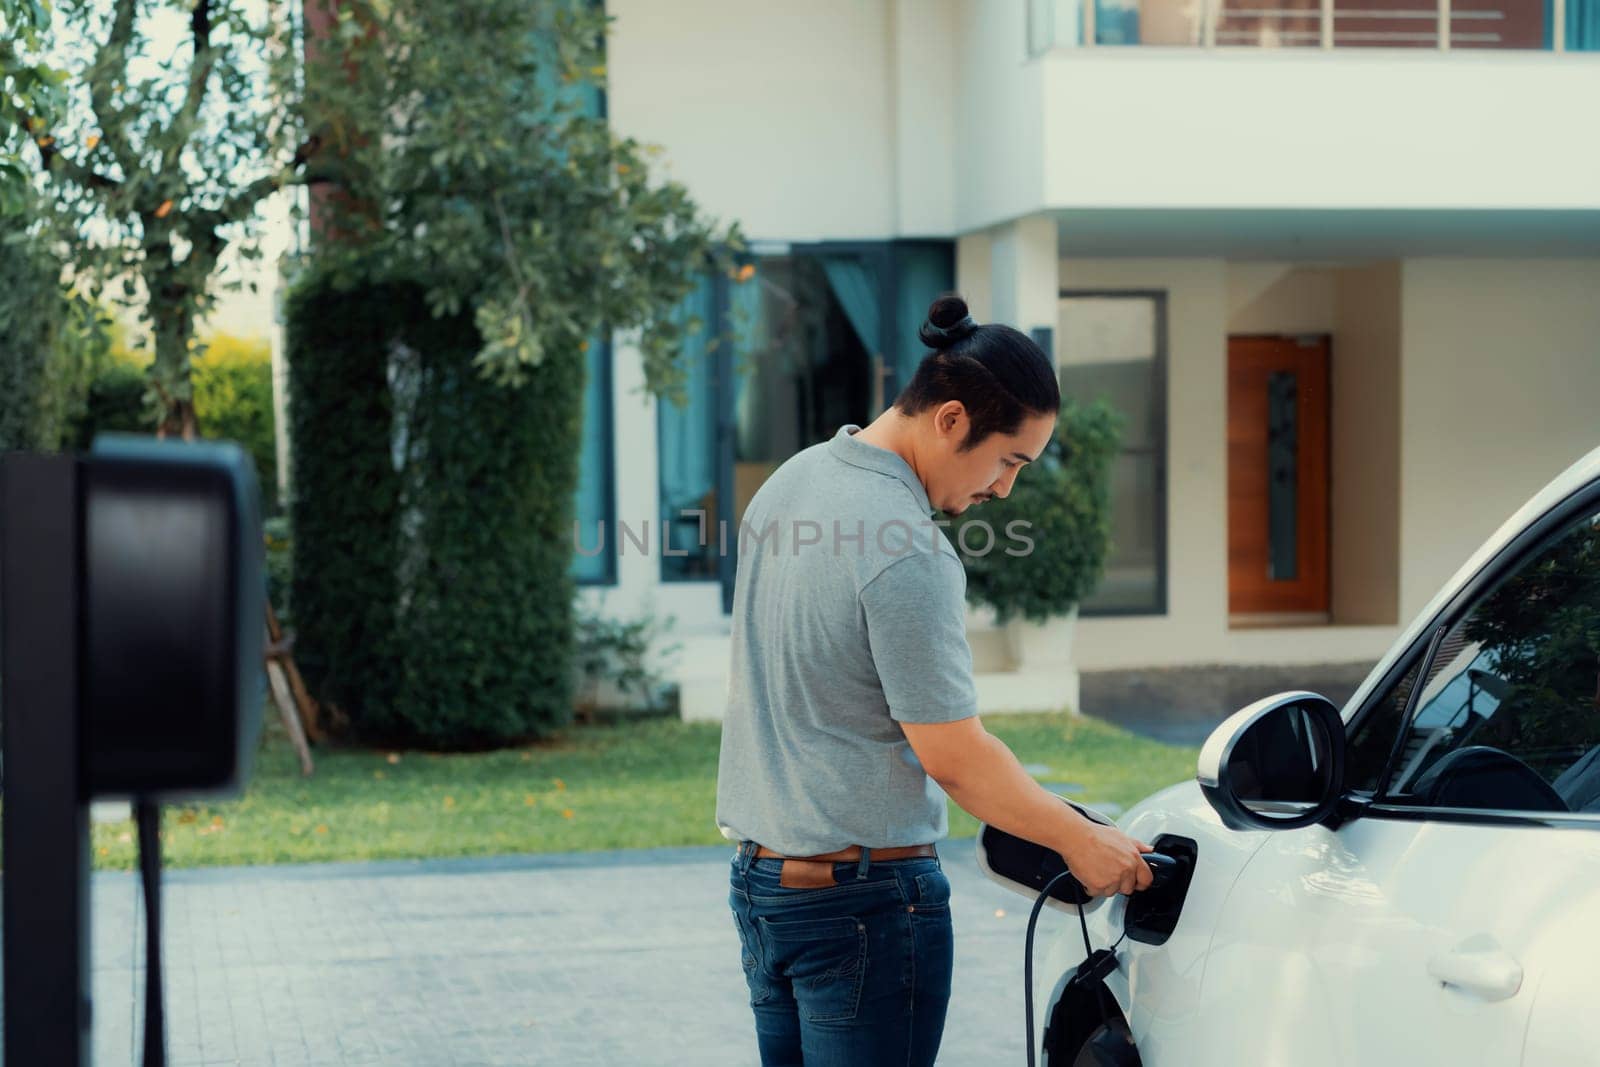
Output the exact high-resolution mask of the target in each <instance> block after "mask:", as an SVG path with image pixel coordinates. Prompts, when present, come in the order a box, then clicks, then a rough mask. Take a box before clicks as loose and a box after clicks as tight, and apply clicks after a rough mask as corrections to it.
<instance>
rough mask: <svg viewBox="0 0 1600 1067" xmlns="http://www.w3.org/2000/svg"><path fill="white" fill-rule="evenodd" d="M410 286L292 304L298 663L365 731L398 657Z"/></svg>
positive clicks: (316, 295)
mask: <svg viewBox="0 0 1600 1067" xmlns="http://www.w3.org/2000/svg"><path fill="white" fill-rule="evenodd" d="M404 299H414V294H413V293H411V292H410V291H401V290H397V289H368V290H365V291H361V292H338V291H336V290H334V289H333V288H331V287H329V286H326V285H316V284H306V285H301V286H297V287H296V288H294V289H292V290H291V291H290V293H289V297H288V301H287V304H286V308H285V310H286V312H287V325H288V336H287V344H288V358H289V425H290V435H289V441H290V445H291V455H290V469H291V470H292V471H293V472H294V483H293V493H292V494H291V496H292V499H291V502H290V515H291V526H292V528H293V530H294V537H293V539H292V541H291V549H290V558H291V565H290V570H291V586H290V600H291V601H292V602H293V604H294V615H295V632H296V644H295V659H296V662H297V664H298V665H299V667H300V671H301V673H302V674H303V675H304V676H305V678H306V681H307V683H308V684H309V685H310V687H311V689H312V692H313V693H314V694H315V695H316V697H317V699H318V700H319V701H321V702H323V703H324V704H328V705H330V706H331V707H332V708H333V709H334V710H335V711H336V712H338V713H341V714H343V715H344V716H348V718H349V719H350V721H351V722H352V723H353V724H355V725H356V727H357V728H358V729H359V728H360V727H361V726H363V725H365V724H366V723H368V722H371V721H382V717H383V712H382V710H381V709H383V708H384V707H386V706H387V704H388V702H389V699H390V689H391V683H392V681H393V677H392V672H393V670H394V666H395V663H394V659H395V655H396V641H395V633H394V612H395V597H396V585H395V582H396V575H395V560H396V557H395V536H396V535H395V525H396V519H397V510H396V501H397V499H398V478H397V476H396V474H395V469H394V462H393V460H392V459H391V457H390V442H389V435H390V427H391V421H392V419H391V407H392V405H391V404H390V400H389V383H388V376H387V375H388V370H387V368H388V344H389V339H390V338H391V336H392V335H393V330H392V327H391V324H390V319H391V317H392V315H393V314H394V311H395V308H397V307H402V306H404V305H403V304H401V303H400V301H402V300H404Z"/></svg>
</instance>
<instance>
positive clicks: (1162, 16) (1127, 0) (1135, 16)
mask: <svg viewBox="0 0 1600 1067" xmlns="http://www.w3.org/2000/svg"><path fill="white" fill-rule="evenodd" d="M1203 10H1204V5H1202V4H1196V3H1193V2H1191V0H1095V5H1094V43H1095V44H1103V45H1127V44H1142V45H1198V44H1201V43H1203V41H1202V36H1203V33H1204V27H1203V25H1202V23H1201V17H1202V12H1203Z"/></svg>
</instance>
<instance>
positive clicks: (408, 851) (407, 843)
mask: <svg viewBox="0 0 1600 1067" xmlns="http://www.w3.org/2000/svg"><path fill="white" fill-rule="evenodd" d="M985 724H986V725H987V726H988V728H989V729H990V730H991V731H992V732H993V733H995V734H997V735H999V736H1000V737H1001V738H1003V739H1004V740H1005V741H1006V742H1007V743H1008V744H1010V745H1011V747H1012V749H1013V751H1015V752H1016V753H1017V755H1018V757H1019V758H1021V760H1022V761H1023V762H1024V763H1027V764H1040V765H1043V766H1045V767H1048V768H1049V770H1048V772H1047V773H1040V774H1039V777H1040V778H1041V779H1042V780H1045V781H1052V782H1073V783H1077V784H1079V785H1081V786H1083V791H1082V792H1081V793H1078V794H1074V796H1075V798H1077V799H1083V800H1088V801H1111V802H1114V803H1117V804H1121V805H1124V806H1126V805H1129V804H1132V803H1133V802H1134V801H1136V800H1138V799H1139V798H1141V797H1143V796H1145V795H1147V794H1149V793H1151V792H1153V791H1154V790H1156V789H1159V788H1160V787H1162V786H1165V785H1168V784H1170V783H1172V782H1176V781H1179V780H1180V779H1183V778H1187V777H1189V776H1190V775H1192V774H1193V773H1194V761H1195V750H1193V749H1187V748H1175V747H1172V746H1169V745H1162V744H1157V743H1155V742H1153V741H1147V740H1144V739H1143V738H1138V737H1135V736H1133V735H1131V734H1128V733H1125V732H1123V731H1121V730H1117V729H1114V728H1112V727H1110V726H1107V725H1105V724H1104V723H1100V722H1097V721H1095V720H1093V719H1086V718H1075V717H1073V716H1069V715H1062V714H1055V715H995V716H990V717H989V718H987V719H986V720H985ZM719 737H720V727H718V726H717V725H715V724H699V723H681V722H677V721H675V720H669V719H649V720H640V721H634V722H629V723H623V724H619V725H603V726H593V727H579V728H574V729H572V730H569V731H567V733H566V734H565V735H564V736H563V737H562V738H561V739H560V740H558V741H555V742H552V743H548V744H542V745H538V746H533V747H529V748H524V749H512V750H508V751H503V752H491V753H486V754H474V755H433V754H428V753H421V752H372V751H357V750H352V749H329V748H322V749H318V750H316V751H315V753H314V755H315V758H316V764H317V769H316V775H315V776H314V777H312V778H309V779H306V778H301V777H300V774H299V771H298V768H297V766H296V763H295V760H294V757H293V754H292V753H291V752H290V750H289V746H288V744H287V742H286V741H284V739H283V737H282V735H281V734H276V733H269V735H268V736H267V738H266V740H265V741H264V742H263V745H262V749H261V752H260V754H259V756H258V758H257V762H256V767H255V772H254V776H253V778H252V781H251V785H250V789H249V791H248V792H247V793H246V795H245V796H244V797H243V798H242V799H240V800H236V801H231V802H227V803H219V804H213V805H202V806H192V807H174V808H170V809H168V810H167V812H166V817H165V828H164V831H163V836H164V839H165V844H164V848H163V857H164V860H165V862H166V864H167V865H168V866H171V867H201V866H225V865H236V864H266V863H313V862H326V861H340V860H372V859H412V858H421V857H433V856H485V855H499V854H505V853H525V852H569V851H587V850H596V849H613V848H646V847H651V846H666V845H705V844H715V843H717V842H719V841H721V837H720V836H719V835H718V833H717V831H716V828H715V827H714V826H713V825H712V815H713V811H714V809H715V800H716V769H717V745H718V740H719ZM975 830H976V823H975V822H974V821H973V820H972V818H971V817H970V816H968V815H967V814H966V813H965V812H963V811H960V810H959V809H957V808H955V807H954V806H953V805H952V807H951V835H952V836H954V837H968V836H971V835H972V834H973V833H974V832H975ZM93 849H94V863H95V866H96V867H100V868H109V869H122V870H130V869H132V868H133V864H134V858H135V850H134V833H133V825H132V823H129V822H118V823H99V824H96V826H95V827H94V840H93Z"/></svg>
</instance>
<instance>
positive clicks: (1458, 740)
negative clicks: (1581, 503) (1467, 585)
mask: <svg viewBox="0 0 1600 1067" xmlns="http://www.w3.org/2000/svg"><path fill="white" fill-rule="evenodd" d="M1384 799H1385V801H1386V802H1390V803H1402V804H1415V805H1425V806H1428V807H1442V808H1494V809H1503V810H1528V811H1549V812H1584V813H1589V814H1600V514H1595V515H1589V516H1586V517H1585V518H1584V519H1582V520H1581V521H1579V522H1577V523H1575V524H1574V525H1572V526H1570V527H1568V528H1567V529H1566V530H1564V531H1563V532H1562V533H1561V534H1560V535H1559V536H1558V537H1556V538H1555V539H1554V540H1553V541H1551V542H1550V543H1548V544H1547V545H1546V546H1545V547H1544V548H1542V549H1541V550H1539V551H1538V552H1536V553H1534V555H1533V556H1532V557H1531V558H1530V559H1528V560H1527V561H1526V562H1525V563H1523V564H1522V565H1521V566H1519V567H1518V568H1517V569H1516V571H1515V572H1514V573H1513V574H1512V575H1511V576H1510V577H1508V578H1506V579H1504V580H1502V581H1501V582H1500V583H1499V584H1498V585H1497V586H1496V587H1495V588H1494V589H1493V590H1491V591H1490V592H1489V593H1488V594H1486V595H1485V596H1484V597H1483V598H1482V599H1480V600H1479V601H1478V603H1477V604H1476V605H1474V606H1473V608H1472V610H1471V611H1470V612H1469V613H1468V614H1467V616H1466V617H1465V618H1464V619H1462V620H1461V621H1460V622H1458V623H1457V624H1455V626H1453V627H1452V629H1451V631H1450V633H1449V634H1448V635H1447V636H1446V637H1445V639H1444V641H1443V642H1442V643H1441V644H1440V647H1439V651H1438V653H1437V655H1436V656H1435V657H1434V662H1433V664H1432V665H1430V668H1429V671H1428V679H1427V682H1426V684H1425V686H1424V687H1423V690H1422V692H1421V694H1420V695H1419V696H1418V699H1417V707H1416V711H1415V712H1414V714H1413V716H1412V720H1411V724H1410V727H1409V730H1408V733H1407V735H1406V738H1405V746H1404V748H1403V749H1402V751H1401V754H1400V758H1399V759H1397V760H1396V763H1395V769H1394V772H1393V775H1392V777H1391V779H1390V785H1389V788H1388V790H1387V792H1386V794H1385V797H1384Z"/></svg>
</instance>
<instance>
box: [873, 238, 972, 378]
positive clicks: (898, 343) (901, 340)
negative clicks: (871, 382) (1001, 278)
mask: <svg viewBox="0 0 1600 1067" xmlns="http://www.w3.org/2000/svg"><path fill="white" fill-rule="evenodd" d="M894 272H895V301H894V304H895V315H894V320H893V322H892V324H891V327H890V330H891V337H890V345H891V349H892V358H893V366H892V368H891V369H892V370H893V372H894V373H893V378H892V388H890V389H888V390H886V391H885V392H884V400H885V406H887V405H888V404H889V403H893V401H894V398H895V397H896V396H897V395H898V394H899V392H900V390H902V389H904V388H905V387H906V386H908V385H910V384H911V378H912V376H913V375H914V374H916V373H917V367H918V366H920V365H921V364H922V361H923V359H924V358H925V357H926V356H927V355H928V349H927V348H926V347H925V346H924V345H923V343H922V341H921V340H920V339H919V338H918V337H917V331H918V330H919V329H921V328H922V323H923V320H924V319H926V318H927V317H928V305H930V304H932V303H933V301H934V299H935V298H936V297H938V296H940V295H941V294H943V293H948V292H950V291H951V290H952V289H954V288H955V286H956V256H955V245H954V244H953V243H952V242H950V241H907V242H902V243H897V244H896V245H895V247H894Z"/></svg>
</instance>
